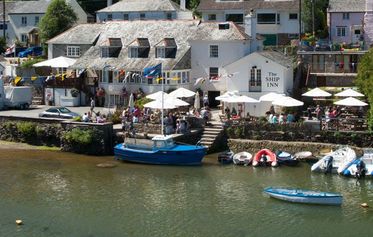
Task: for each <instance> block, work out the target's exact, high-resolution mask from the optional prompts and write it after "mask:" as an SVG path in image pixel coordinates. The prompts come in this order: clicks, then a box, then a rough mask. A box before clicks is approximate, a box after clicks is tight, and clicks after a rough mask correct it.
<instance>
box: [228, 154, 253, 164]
mask: <svg viewBox="0 0 373 237" xmlns="http://www.w3.org/2000/svg"><path fill="white" fill-rule="evenodd" d="M252 160H253V155H252V154H251V153H249V152H246V151H243V152H239V153H237V154H235V155H234V156H233V163H234V164H235V165H249V164H250V163H251V161H252Z"/></svg>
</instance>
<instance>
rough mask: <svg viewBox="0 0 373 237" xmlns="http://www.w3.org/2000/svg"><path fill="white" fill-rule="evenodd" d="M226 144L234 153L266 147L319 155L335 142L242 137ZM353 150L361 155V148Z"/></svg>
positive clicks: (334, 147)
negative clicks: (247, 138) (248, 138)
mask: <svg viewBox="0 0 373 237" xmlns="http://www.w3.org/2000/svg"><path fill="white" fill-rule="evenodd" d="M228 146H229V148H230V150H232V151H233V152H234V153H237V152H241V151H247V152H250V153H251V154H255V153H257V152H258V151H259V150H261V149H264V148H267V149H270V150H272V151H278V150H281V151H286V152H289V153H291V154H294V153H297V152H300V151H310V152H312V154H313V155H316V156H318V155H320V153H321V151H325V150H328V151H330V150H331V149H332V150H336V149H337V148H338V145H337V144H332V143H318V142H293V141H292V142H289V141H269V140H246V139H245V140H242V139H229V140H228ZM352 148H353V149H354V150H355V152H356V153H357V154H359V155H362V153H363V151H362V148H359V147H352Z"/></svg>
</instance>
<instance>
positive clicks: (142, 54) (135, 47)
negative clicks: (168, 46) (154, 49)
mask: <svg viewBox="0 0 373 237" xmlns="http://www.w3.org/2000/svg"><path fill="white" fill-rule="evenodd" d="M149 51H150V44H149V40H148V39H147V38H137V39H136V40H134V41H133V42H132V43H131V44H130V45H129V47H128V57H129V58H147V57H148V56H149Z"/></svg>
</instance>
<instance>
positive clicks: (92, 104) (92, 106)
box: [91, 97, 96, 113]
mask: <svg viewBox="0 0 373 237" xmlns="http://www.w3.org/2000/svg"><path fill="white" fill-rule="evenodd" d="M95 105H96V104H95V100H94V99H93V97H91V113H93V110H94V109H95Z"/></svg>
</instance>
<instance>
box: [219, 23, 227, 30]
mask: <svg viewBox="0 0 373 237" xmlns="http://www.w3.org/2000/svg"><path fill="white" fill-rule="evenodd" d="M228 29H229V23H228V22H225V23H219V30H228Z"/></svg>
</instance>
